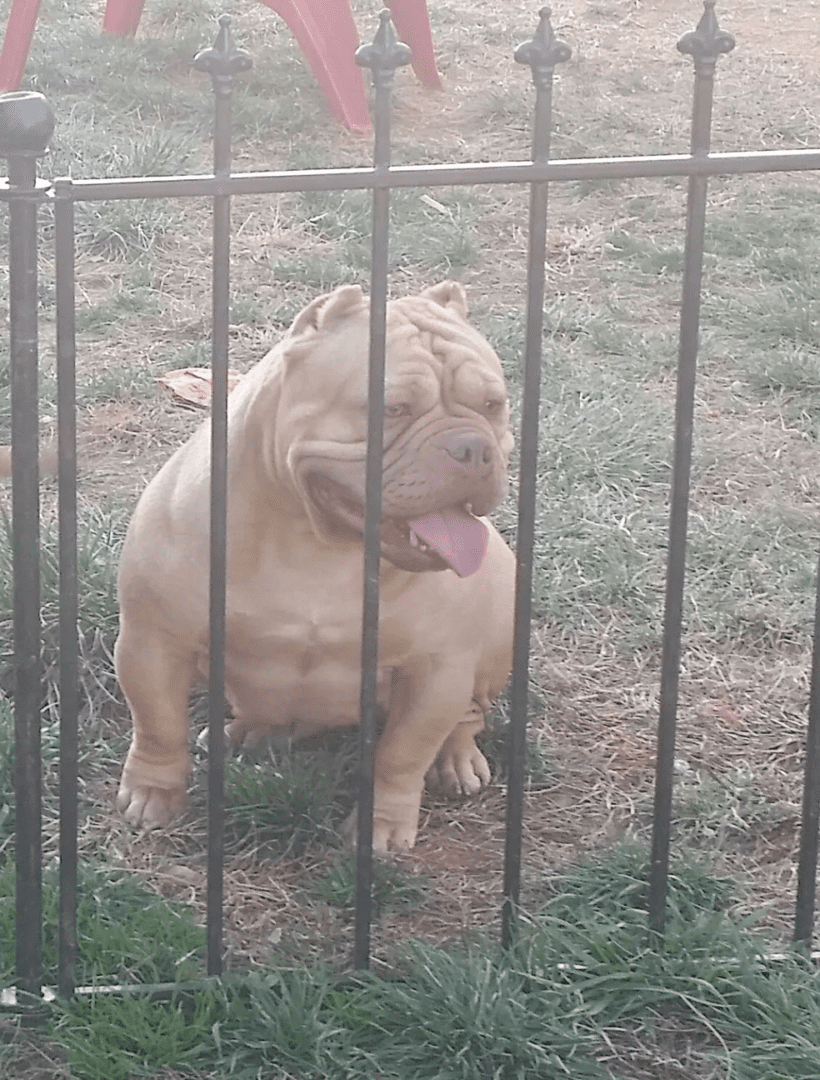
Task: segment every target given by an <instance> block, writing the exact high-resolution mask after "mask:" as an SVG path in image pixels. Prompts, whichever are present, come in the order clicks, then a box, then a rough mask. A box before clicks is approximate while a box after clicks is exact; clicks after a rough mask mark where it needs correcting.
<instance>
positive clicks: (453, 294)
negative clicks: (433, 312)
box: [421, 281, 468, 319]
mask: <svg viewBox="0 0 820 1080" xmlns="http://www.w3.org/2000/svg"><path fill="white" fill-rule="evenodd" d="M421 295H422V296H423V297H425V299H427V300H432V301H434V303H436V304H440V305H441V306H442V307H443V308H450V309H451V310H452V311H455V312H456V314H457V315H460V316H461V317H462V319H466V318H467V313H468V309H467V293H466V292H465V290H464V286H463V285H461V284H459V282H457V281H442V282H441V284H439V285H431V286H430V288H429V289H425V290H424V292H422V294H421Z"/></svg>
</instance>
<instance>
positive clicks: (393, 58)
mask: <svg viewBox="0 0 820 1080" xmlns="http://www.w3.org/2000/svg"><path fill="white" fill-rule="evenodd" d="M411 56H412V54H411V52H410V48H409V46H407V45H405V44H404V42H403V41H399V39H398V38H397V37H396V32H395V30H394V29H393V23H392V21H391V19H390V11H389V9H388V8H383V9H382V11H381V12H380V14H379V29H378V30H377V31H376V36H375V37H374V38H373V41H372V42H371V43H370V44H369V45H361V46H359V48H358V49H357V50H356V63H357V64H358V65H359V67H365V68H369V69H370V72H371V75H372V77H373V85H374V86H375V87H377V88H378V87H379V86H385V85H387V86H389V85H390V84H391V83H392V82H393V73H394V72H395V70H396V68H398V67H404V65H405V64H409V63H410V59H411Z"/></svg>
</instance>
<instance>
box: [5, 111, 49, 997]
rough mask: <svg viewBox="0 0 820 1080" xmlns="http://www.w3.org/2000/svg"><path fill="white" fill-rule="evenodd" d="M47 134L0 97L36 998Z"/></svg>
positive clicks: (26, 915) (25, 970) (20, 882)
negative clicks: (42, 228)
mask: <svg viewBox="0 0 820 1080" xmlns="http://www.w3.org/2000/svg"><path fill="white" fill-rule="evenodd" d="M53 131H54V113H53V111H52V109H51V106H50V105H49V104H48V102H47V101H46V99H45V98H44V97H43V96H42V94H34V93H30V92H27V91H20V92H17V93H11V94H4V95H2V96H1V97H0V157H4V158H7V160H8V166H9V174H8V182H7V183H5V184H3V188H2V192H0V195H2V198H4V199H5V200H6V201H7V202H8V204H9V337H10V351H11V437H12V515H13V523H12V566H13V571H14V737H15V743H14V746H15V751H14V752H15V838H16V839H15V854H16V861H17V886H16V905H17V907H16V912H17V914H16V919H17V921H16V931H17V950H16V971H17V986H18V988H19V989H20V990H22V991H24V992H27V993H29V994H37V995H39V993H40V988H41V985H42V977H43V961H42V944H41V941H42V910H43V903H42V867H41V859H42V822H41V805H42V791H41V762H40V709H41V706H42V696H43V686H42V680H43V676H42V661H41V656H40V490H39V489H40V476H39V462H38V457H39V446H40V440H39V422H40V421H39V410H38V400H37V393H38V386H37V382H38V380H37V364H38V346H37V206H38V203H39V202H40V201H41V200H42V198H43V197H44V194H45V191H46V190H47V189H48V184H46V183H45V182H43V181H38V179H37V157H38V156H39V155H40V154H42V153H43V152H44V151H45V149H46V147H47V146H48V142H49V139H50V138H51V135H52V132H53Z"/></svg>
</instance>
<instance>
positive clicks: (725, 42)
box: [678, 0, 735, 74]
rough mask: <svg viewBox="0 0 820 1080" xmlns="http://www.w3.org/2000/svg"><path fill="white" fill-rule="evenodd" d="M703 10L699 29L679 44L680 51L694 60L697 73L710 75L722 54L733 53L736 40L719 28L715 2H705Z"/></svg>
mask: <svg viewBox="0 0 820 1080" xmlns="http://www.w3.org/2000/svg"><path fill="white" fill-rule="evenodd" d="M703 8H704V10H703V15H702V16H701V19H700V22H699V23H698V26H697V29H696V30H690V31H689V33H688V34H684V35H683V37H682V38H681V39H680V41H679V42H678V50H679V51H680V52H682V53H688V54H689V55H690V56H691V57H692V58H693V59H694V61H695V70H696V71H697V72H702V73H704V74H710V73H711V72H713V71H714V69H715V65H716V64H717V62H718V58H719V57H720V55H721V53H728V52H731V51H732V49H733V48H734V47H735V39H734V38H733V37H732V35H731V34H729V33H727V31H725V30H721V29H720V27H719V26H718V21H717V15H715V0H704V4H703Z"/></svg>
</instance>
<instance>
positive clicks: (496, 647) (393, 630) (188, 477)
mask: <svg viewBox="0 0 820 1080" xmlns="http://www.w3.org/2000/svg"><path fill="white" fill-rule="evenodd" d="M368 320H369V313H368V306H367V301H366V299H365V298H364V297H363V295H362V293H361V290H360V289H358V287H355V286H343V287H342V288H340V289H337V290H336V291H335V292H333V293H330V294H328V295H326V296H323V297H319V298H318V299H317V300H315V301H314V302H313V303H312V304H310V305H309V306H308V307H307V308H306V309H305V310H304V311H302V312H301V313H300V314H299V315H298V316H297V318H296V320H295V321H294V323H293V326H292V327H291V328H290V330H289V332H288V333H287V335H286V336H285V337H284V339H283V340H282V341H281V342H280V343H279V344H278V345H277V346H276V347H275V348H274V349H272V350H271V352H270V353H268V355H267V356H266V357H265V358H264V359H263V360H261V361H260V362H259V364H257V365H256V367H255V368H254V369H252V371H251V372H249V373H248V375H246V376H245V377H244V379H243V380H242V382H241V383H240V385H239V386H238V387H237V389H236V390H234V392H233V393H232V394H231V396H230V399H229V436H228V443H229V445H228V476H229V479H228V483H229V511H228V553H227V559H228V587H227V605H226V618H227V648H226V657H225V664H226V688H227V693H228V697H229V701H230V704H231V707H232V712H233V717H234V719H233V721H232V722H231V723H230V725H229V728H228V732H229V735H230V736H231V738H232V739H234V740H236V741H237V742H240V743H241V742H247V741H253V740H254V739H256V738H258V737H259V736H261V735H263V734H272V735H288V736H292V737H297V738H298V737H300V736H303V735H309V734H312V733H314V732H316V731H319V730H322V729H326V728H331V727H338V726H344V725H351V724H355V723H356V722H357V721H358V710H359V683H360V650H361V619H362V569H363V561H362V551H363V547H362V529H363V524H364V510H363V491H364V474H365V452H366V424H367V412H366V402H367V356H368ZM508 420H509V410H508V404H507V395H506V390H505V387H504V381H503V376H502V372H501V367H500V364H499V361H498V359H497V357H496V356H495V353H494V352H493V351H492V349H491V348H490V346H489V345H488V344H487V342H486V341H485V340H484V339H483V338H482V337H481V336H480V335H479V334H478V333H477V332H476V331H475V330H474V329H473V328H472V327H471V326H470V325H469V323H468V322H467V307H466V299H465V295H464V291H463V289H462V288H461V286H459V285H456V284H454V283H452V282H447V283H444V284H442V285H438V286H435V287H434V288H432V289H429V290H427V291H426V292H425V293H423V294H422V295H421V296H417V297H411V298H408V299H404V300H397V301H392V302H391V304H390V305H389V308H388V335H387V360H386V406H385V429H384V444H385V450H384V459H383V460H384V473H383V527H382V562H381V587H380V588H381V609H380V611H381V619H380V637H379V668H378V670H379V697H380V702H381V703H382V704H383V706H384V708H385V709H386V711H387V722H386V725H385V727H384V730H383V732H382V734H381V736H380V740H379V743H378V746H377V749H376V759H375V811H374V849H375V850H376V851H379V852H386V851H388V850H401V849H406V848H409V847H411V846H412V845H413V843H414V842H415V838H416V831H417V828H418V812H419V803H420V798H421V793H422V790H423V787H424V781H425V776H427V779H428V783H430V784H433V785H435V786H436V787H437V788H439V789H441V790H444V791H446V792H449V793H451V794H472V793H474V792H476V791H478V790H479V789H480V787H481V786H482V785H483V784H486V783H487V782H488V780H489V776H490V773H489V768H488V766H487V762H486V761H485V759H484V757H483V755H482V754H481V752H480V750H479V748H478V746H477V745H476V742H475V738H474V736H475V735H476V734H477V733H478V732H479V731H480V730H481V729H482V728H483V725H484V713H485V712H486V710H487V708H489V706H490V704H491V702H492V700H493V699H494V698H495V697H496V696H497V695H498V694H499V693H500V692H501V690H502V689H503V687H504V685H505V683H506V681H507V677H508V672H509V668H510V661H511V650H512V607H513V592H514V559H513V556H512V554H511V552H510V550H509V548H508V547H507V546H506V544H505V543H504V541H503V540H502V538H501V536H500V535H499V534H498V532H497V531H496V530H495V529H494V528H493V527H492V525H491V524H490V523H489V522H487V521H485V520H484V519H483V518H482V515H485V514H487V513H488V512H489V511H490V510H491V509H492V508H493V507H494V506H495V505H496V504H497V503H498V502H499V500H500V499H501V498H502V497H503V495H504V493H505V490H506V482H507V476H506V474H507V461H508V456H509V452H510V449H511V445H512V439H511V436H510V433H509V428H508ZM209 439H210V429H209V425H208V424H205V425H204V426H203V427H202V428H201V429H200V430H199V431H198V432H197V433H196V434H195V435H194V436H193V437H192V438H191V439H190V440H189V441H188V442H187V443H186V444H185V445H184V446H182V447H180V449H179V450H178V451H177V452H176V453H175V454H174V455H173V457H171V458H170V460H169V461H168V462H167V463H166V465H165V466H164V467H163V468H162V470H161V471H160V472H159V473H158V474H157V475H156V476H155V477H154V479H153V480H152V481H151V483H150V484H149V485H148V487H147V488H146V490H145V492H144V493H143V496H142V498H141V500H140V502H139V504H138V506H137V508H136V510H135V512H134V515H133V518H132V520H131V523H130V526H129V530H128V535H127V537H126V541H125V546H124V548H123V554H122V562H121V566H120V577H119V595H120V635H119V638H118V641H117V646H116V654H115V659H116V669H117V674H118V677H119V680H120V683H121V685H122V687H123V690H124V692H125V695H126V698H127V699H128V703H129V705H130V708H131V712H132V716H133V721H134V732H133V740H132V743H131V748H130V750H129V753H128V757H127V760H126V762H125V766H124V769H123V773H122V780H121V785H120V791H119V796H118V806H119V808H120V809H121V810H122V812H123V813H124V815H125V817H126V819H127V820H128V821H129V822H130V823H131V824H132V825H134V826H138V827H145V828H152V827H156V826H162V825H165V824H166V823H167V822H168V821H169V820H170V819H171V818H172V817H173V816H174V815H175V814H177V813H179V812H180V811H181V810H182V809H183V807H184V804H185V795H186V789H187V786H188V780H189V776H190V768H191V766H190V759H189V753H188V742H189V735H188V715H187V705H188V694H189V689H190V687H191V684H192V682H193V681H194V679H196V678H197V677H202V676H203V675H205V674H206V673H207V669H208V577H209V569H208V534H209V525H208V515H209V484H210V477H209ZM482 522H483V523H482ZM416 530H417V531H416ZM349 827H352V821H351V822H350V823H349Z"/></svg>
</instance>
